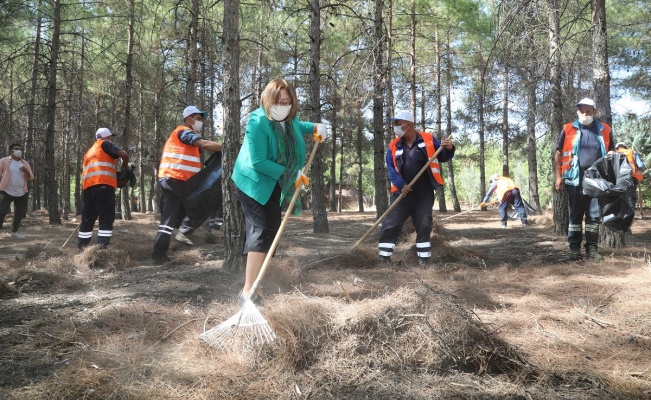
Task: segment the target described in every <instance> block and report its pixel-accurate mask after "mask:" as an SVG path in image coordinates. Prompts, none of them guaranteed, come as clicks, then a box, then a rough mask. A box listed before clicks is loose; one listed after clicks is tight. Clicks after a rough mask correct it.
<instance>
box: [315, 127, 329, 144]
mask: <svg viewBox="0 0 651 400" xmlns="http://www.w3.org/2000/svg"><path fill="white" fill-rule="evenodd" d="M329 137H330V129H328V127H327V126H326V124H317V126H316V132H314V142H315V143H316V141H317V140H318V141H319V143H323V142H324V141H325V140H328V138H329Z"/></svg>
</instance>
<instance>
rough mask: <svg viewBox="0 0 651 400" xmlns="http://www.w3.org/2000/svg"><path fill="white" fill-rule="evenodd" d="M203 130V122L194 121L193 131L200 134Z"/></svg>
mask: <svg viewBox="0 0 651 400" xmlns="http://www.w3.org/2000/svg"><path fill="white" fill-rule="evenodd" d="M201 128H203V121H197V120H195V121H194V124H192V130H193V131H195V132H200V131H201Z"/></svg>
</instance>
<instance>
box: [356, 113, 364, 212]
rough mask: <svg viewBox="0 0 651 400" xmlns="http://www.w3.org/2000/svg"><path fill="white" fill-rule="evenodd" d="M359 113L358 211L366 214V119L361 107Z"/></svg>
mask: <svg viewBox="0 0 651 400" xmlns="http://www.w3.org/2000/svg"><path fill="white" fill-rule="evenodd" d="M356 110H357V111H356V112H357V143H356V144H357V164H358V166H359V168H358V169H359V171H358V172H357V210H358V211H359V212H364V186H363V182H364V179H363V178H364V154H363V150H364V119H363V118H362V112H361V107H356Z"/></svg>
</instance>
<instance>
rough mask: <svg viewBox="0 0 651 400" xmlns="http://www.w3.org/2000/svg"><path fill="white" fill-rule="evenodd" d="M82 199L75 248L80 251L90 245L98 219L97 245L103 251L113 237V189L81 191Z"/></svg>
mask: <svg viewBox="0 0 651 400" xmlns="http://www.w3.org/2000/svg"><path fill="white" fill-rule="evenodd" d="M82 198H83V203H82V207H81V223H80V224H79V233H78V234H77V237H78V238H79V242H78V243H77V248H78V249H80V250H81V249H83V248H85V247H86V246H88V245H89V244H90V241H91V239H92V237H93V227H94V226H95V221H97V219H98V218H99V229H98V230H97V244H99V245H100V247H101V248H103V249H104V248H106V247H107V246H108V244H109V241H110V240H111V236H113V222H115V188H114V187H113V186H109V185H95V186H91V187H89V188H86V189H85V190H84V191H83V193H82Z"/></svg>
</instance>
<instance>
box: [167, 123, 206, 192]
mask: <svg viewBox="0 0 651 400" xmlns="http://www.w3.org/2000/svg"><path fill="white" fill-rule="evenodd" d="M185 130H190V128H188V127H187V126H183V125H180V126H178V127H177V128H176V129H175V130H174V132H172V134H171V135H170V136H169V137H168V138H167V141H165V146H164V147H163V155H162V156H161V159H160V165H159V167H158V177H159V178H163V177H168V178H173V179H178V180H180V181H187V180H188V179H190V177H191V176H192V175H194V174H196V173H197V172H199V171H201V156H200V155H199V148H198V147H196V146H191V145H188V144H185V143H183V142H181V141H180V140H179V133H180V132H182V131H185Z"/></svg>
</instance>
